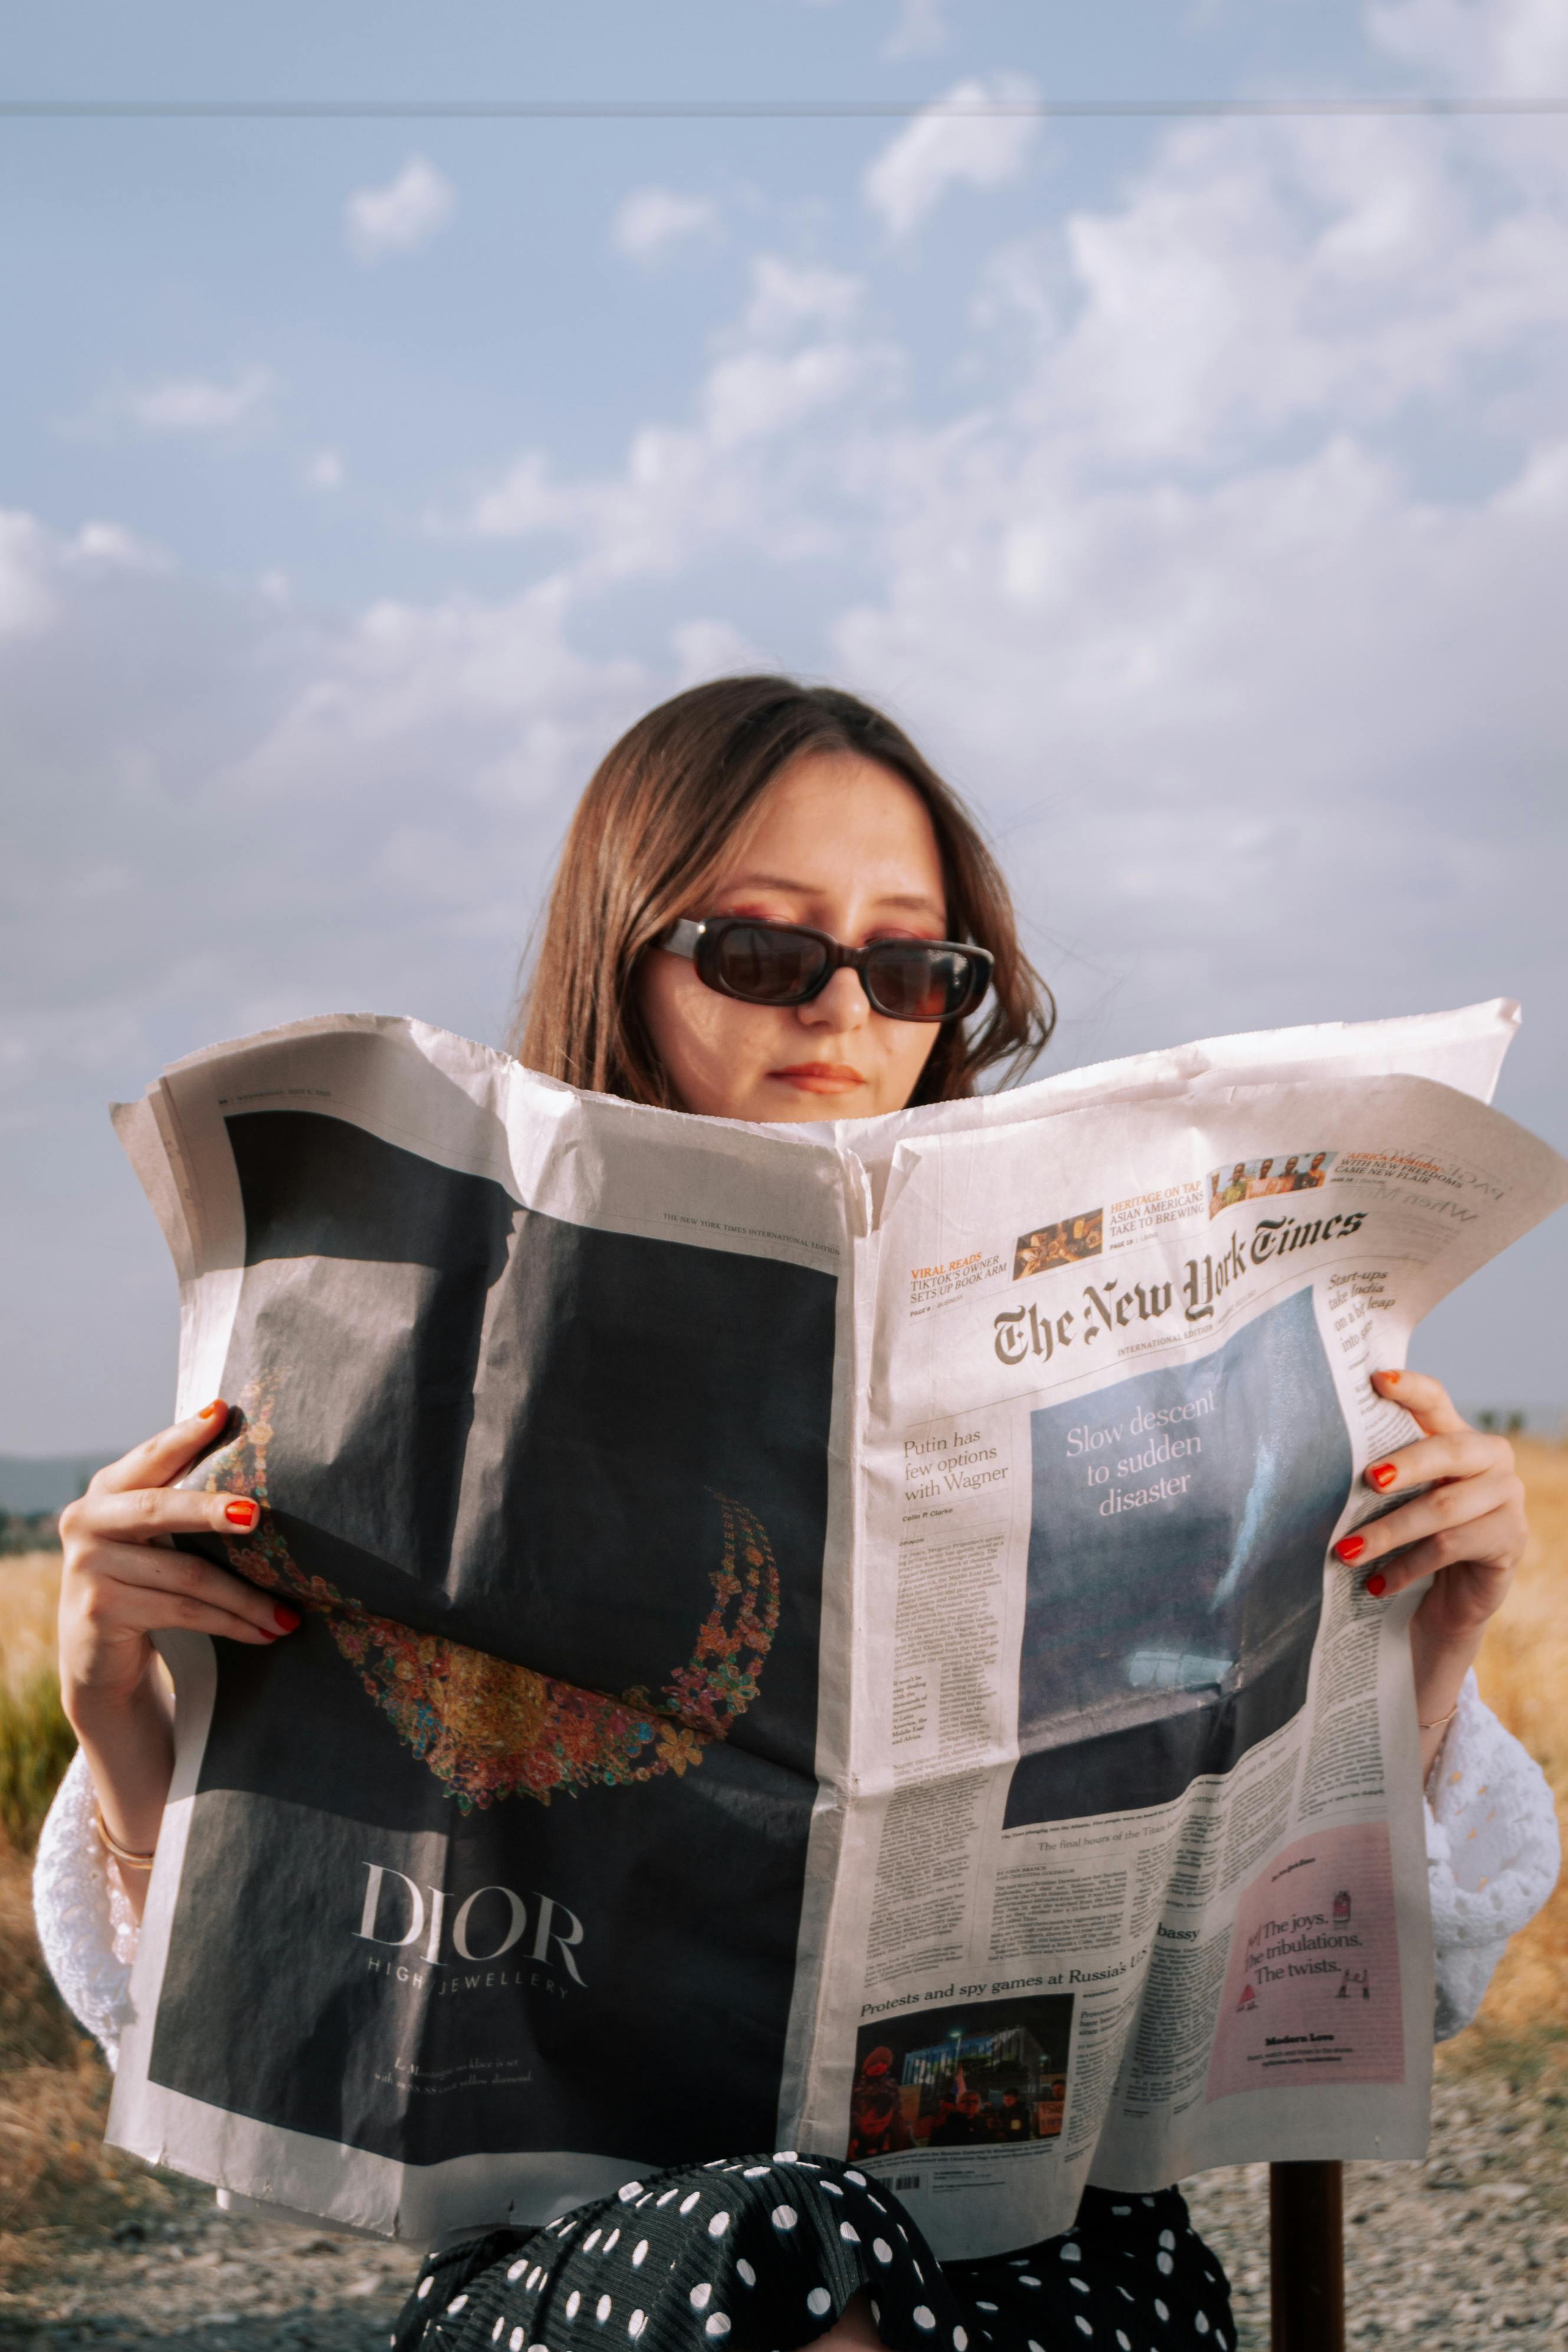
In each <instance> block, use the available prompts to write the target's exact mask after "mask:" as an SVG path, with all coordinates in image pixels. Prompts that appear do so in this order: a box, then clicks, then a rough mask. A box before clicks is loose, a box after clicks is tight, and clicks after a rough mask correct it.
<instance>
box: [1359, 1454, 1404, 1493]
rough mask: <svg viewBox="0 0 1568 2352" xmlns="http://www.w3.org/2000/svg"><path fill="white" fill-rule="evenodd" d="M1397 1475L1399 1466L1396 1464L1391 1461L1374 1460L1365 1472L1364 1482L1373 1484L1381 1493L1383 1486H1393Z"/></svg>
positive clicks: (1369, 1484)
mask: <svg viewBox="0 0 1568 2352" xmlns="http://www.w3.org/2000/svg"><path fill="white" fill-rule="evenodd" d="M1398 1475H1399V1468H1398V1465H1397V1464H1395V1463H1393V1462H1374V1463H1373V1465H1372V1468H1371V1469H1370V1470H1369V1471H1368V1472H1367V1474H1366V1483H1367V1485H1368V1486H1375V1487H1376V1488H1377V1489H1378V1492H1379V1493H1380V1494H1381V1493H1382V1491H1383V1489H1384V1486H1393V1484H1394V1480H1395V1479H1396V1478H1397V1477H1398Z"/></svg>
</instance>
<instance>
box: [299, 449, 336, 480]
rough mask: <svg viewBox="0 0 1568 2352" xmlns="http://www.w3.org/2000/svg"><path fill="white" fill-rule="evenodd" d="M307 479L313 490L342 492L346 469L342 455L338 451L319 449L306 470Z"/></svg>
mask: <svg viewBox="0 0 1568 2352" xmlns="http://www.w3.org/2000/svg"><path fill="white" fill-rule="evenodd" d="M305 479H306V481H307V482H308V483H309V485H310V488H311V489H313V490H341V489H342V486H343V479H344V468H343V461H342V455H341V454H340V452H339V451H338V450H336V449H318V450H317V452H316V454H315V456H314V457H312V458H311V460H310V464H309V465H308V466H307V467H306V468H305Z"/></svg>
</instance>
